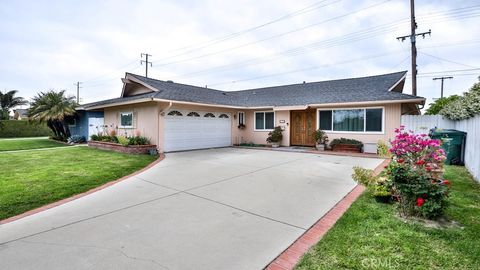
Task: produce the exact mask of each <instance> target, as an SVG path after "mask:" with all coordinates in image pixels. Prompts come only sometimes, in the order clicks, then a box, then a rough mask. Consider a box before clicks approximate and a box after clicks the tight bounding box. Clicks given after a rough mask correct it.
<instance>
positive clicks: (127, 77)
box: [120, 74, 159, 97]
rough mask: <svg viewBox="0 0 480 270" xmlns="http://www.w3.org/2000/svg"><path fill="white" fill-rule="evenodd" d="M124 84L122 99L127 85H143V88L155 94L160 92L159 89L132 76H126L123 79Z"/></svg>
mask: <svg viewBox="0 0 480 270" xmlns="http://www.w3.org/2000/svg"><path fill="white" fill-rule="evenodd" d="M122 82H123V88H122V95H121V96H120V97H124V94H125V86H126V85H127V83H132V82H133V83H138V84H140V85H143V86H145V87H147V88H148V89H150V90H152V91H153V92H158V91H159V90H158V89H157V88H155V87H153V86H151V85H150V84H148V83H146V82H143V81H141V80H139V79H137V78H135V77H134V76H132V75H131V74H126V76H125V78H123V79H122Z"/></svg>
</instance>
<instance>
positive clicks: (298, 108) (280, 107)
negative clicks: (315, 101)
mask: <svg viewBox="0 0 480 270" xmlns="http://www.w3.org/2000/svg"><path fill="white" fill-rule="evenodd" d="M307 108H308V105H301V106H278V107H273V110H274V111H295V110H297V111H298V110H306V109H307Z"/></svg>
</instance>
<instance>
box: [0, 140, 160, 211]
mask: <svg viewBox="0 0 480 270" xmlns="http://www.w3.org/2000/svg"><path fill="white" fill-rule="evenodd" d="M155 159H156V157H154V156H149V155H130V154H121V153H116V152H110V151H103V150H97V149H92V148H88V147H66V148H56V149H47V150H41V151H40V150H39V151H28V152H10V153H9V152H3V153H0V168H1V172H0V220H2V219H5V218H8V217H11V216H15V215H18V214H21V213H23V212H26V211H28V210H31V209H34V208H37V207H40V206H42V205H46V204H49V203H52V202H55V201H58V200H61V199H64V198H68V197H70V196H72V195H75V194H78V193H82V192H85V191H88V190H89V189H92V188H94V187H97V186H100V185H102V184H104V183H107V182H110V181H112V180H116V179H117V178H120V177H122V176H125V175H128V174H130V173H132V172H135V171H137V170H139V169H141V168H143V167H145V166H146V165H148V164H149V163H151V162H152V161H154V160H155Z"/></svg>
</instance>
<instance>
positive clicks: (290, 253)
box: [265, 160, 390, 270]
mask: <svg viewBox="0 0 480 270" xmlns="http://www.w3.org/2000/svg"><path fill="white" fill-rule="evenodd" d="M389 162H390V160H384V161H383V162H382V163H381V164H380V165H378V166H377V167H376V168H375V169H374V173H375V174H379V173H380V172H381V171H382V170H383V168H384V166H386V165H387V164H388V163H389ZM364 191H365V187H364V186H362V185H357V186H355V188H353V189H352V190H351V191H350V192H349V193H348V194H347V195H345V197H343V198H342V199H341V200H340V201H339V202H338V203H337V204H335V206H334V207H333V208H332V209H330V210H329V211H328V212H327V213H326V214H325V215H324V216H323V217H321V218H320V219H319V220H318V221H317V222H316V223H315V224H314V225H313V226H312V227H310V228H309V229H308V230H307V231H306V232H304V233H303V234H302V235H301V236H300V237H299V238H298V239H297V240H295V242H293V244H291V245H290V246H289V247H288V248H287V249H285V250H284V251H283V252H282V253H280V255H278V256H277V257H276V258H275V259H274V260H273V261H271V262H270V263H269V264H268V265H267V266H266V267H265V269H267V270H290V269H293V268H294V267H295V265H296V264H297V263H298V262H299V261H300V259H301V258H302V256H303V255H304V254H305V253H307V251H308V250H309V249H310V248H311V247H312V246H314V245H315V244H316V243H317V242H318V241H320V239H322V237H323V236H324V235H325V234H326V233H327V232H328V231H329V230H330V229H331V228H332V227H333V226H334V225H335V223H336V222H337V220H339V219H340V218H341V217H342V216H343V214H344V213H345V212H346V211H347V210H348V208H350V206H351V205H352V204H353V203H354V202H355V201H356V200H357V199H358V197H360V195H361V194H362V193H363V192H364Z"/></svg>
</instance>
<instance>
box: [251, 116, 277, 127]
mask: <svg viewBox="0 0 480 270" xmlns="http://www.w3.org/2000/svg"><path fill="white" fill-rule="evenodd" d="M257 113H263V129H257ZM265 113H273V127H275V123H276V122H275V121H276V119H275V118H276V114H275V111H254V112H253V131H272V130H273V129H266V128H265V119H266V117H265Z"/></svg>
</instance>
